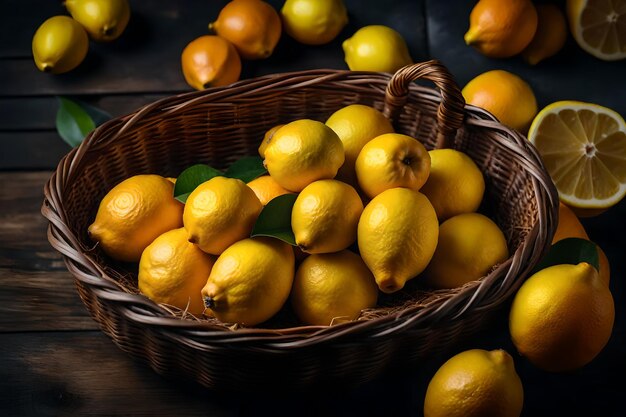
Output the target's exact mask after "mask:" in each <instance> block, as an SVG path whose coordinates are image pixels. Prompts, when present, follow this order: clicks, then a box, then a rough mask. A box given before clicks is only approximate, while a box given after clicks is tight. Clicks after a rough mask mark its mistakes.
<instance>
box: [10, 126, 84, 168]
mask: <svg viewBox="0 0 626 417" xmlns="http://www.w3.org/2000/svg"><path fill="white" fill-rule="evenodd" d="M71 149H72V148H71V147H70V146H69V145H68V144H66V143H65V142H63V140H62V139H61V137H60V136H59V135H58V134H57V132H56V131H55V130H43V131H16V132H0V150H1V152H0V171H2V170H12V169H22V170H24V169H29V170H41V169H47V170H50V169H54V168H56V167H57V165H58V164H59V161H60V160H61V158H62V157H63V156H64V155H65V154H66V153H68V152H69V151H70V150H71Z"/></svg>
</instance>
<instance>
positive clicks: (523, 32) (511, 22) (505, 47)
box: [464, 0, 537, 58]
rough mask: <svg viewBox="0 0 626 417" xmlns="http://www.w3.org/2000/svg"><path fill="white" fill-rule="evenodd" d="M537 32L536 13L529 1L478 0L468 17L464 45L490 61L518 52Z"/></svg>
mask: <svg viewBox="0 0 626 417" xmlns="http://www.w3.org/2000/svg"><path fill="white" fill-rule="evenodd" d="M536 30H537V11H536V10H535V6H534V5H533V3H532V1H530V0H508V1H506V2H503V1H501V0H480V1H479V2H478V3H477V4H476V5H475V6H474V8H473V9H472V12H471V13H470V27H469V30H468V31H467V33H466V34H465V36H464V39H465V43H466V44H467V45H471V46H473V47H474V48H476V50H478V52H480V53H481V54H483V55H485V56H488V57H491V58H507V57H510V56H513V55H517V54H518V53H520V52H522V51H523V50H524V48H526V46H528V44H529V43H530V42H531V40H532V39H533V36H534V35H535V31H536Z"/></svg>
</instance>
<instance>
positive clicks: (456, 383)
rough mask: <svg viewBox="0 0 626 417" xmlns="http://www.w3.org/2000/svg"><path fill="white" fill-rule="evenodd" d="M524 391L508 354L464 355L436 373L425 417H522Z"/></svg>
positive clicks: (473, 352) (475, 352)
mask: <svg viewBox="0 0 626 417" xmlns="http://www.w3.org/2000/svg"><path fill="white" fill-rule="evenodd" d="M523 404H524V388H523V387H522V381H521V380H520V378H519V376H518V375H517V372H516V371H515V364H514V363H513V358H511V355H509V354H508V353H507V352H506V351H504V350H501V349H497V350H492V351H486V350H482V349H471V350H466V351H464V352H461V353H459V354H457V355H455V356H453V357H452V358H450V359H449V360H448V361H447V362H446V363H444V364H443V365H442V366H441V367H440V368H439V370H437V372H436V373H435V375H434V376H433V378H432V379H431V381H430V383H429V384H428V388H427V390H426V398H425V399H424V417H484V416H494V417H495V416H497V417H519V416H520V414H521V413H522V406H523Z"/></svg>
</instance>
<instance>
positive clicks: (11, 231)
mask: <svg viewBox="0 0 626 417" xmlns="http://www.w3.org/2000/svg"><path fill="white" fill-rule="evenodd" d="M50 175H51V173H50V172H26V173H16V174H13V173H0V184H2V186H1V187H0V332H16V331H37V330H77V329H97V328H98V326H97V324H96V323H95V322H94V321H93V320H92V319H91V317H90V316H89V314H88V313H87V310H86V309H85V307H84V306H83V303H82V301H81V300H80V298H79V297H78V293H77V292H76V288H75V286H74V279H73V277H72V276H71V275H70V273H69V272H68V271H67V269H66V268H65V264H64V263H63V260H62V258H61V255H60V254H59V253H58V252H56V251H55V250H54V249H52V247H51V246H50V244H49V243H48V241H47V238H46V230H47V222H46V219H44V218H43V217H42V216H41V214H40V213H39V208H40V207H41V202H42V199H43V193H42V190H43V185H44V183H45V181H47V180H48V178H49V177H50Z"/></svg>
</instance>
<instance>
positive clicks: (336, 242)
mask: <svg viewBox="0 0 626 417" xmlns="http://www.w3.org/2000/svg"><path fill="white" fill-rule="evenodd" d="M362 212H363V202H361V198H360V197H359V194H358V193H357V192H356V191H355V190H354V188H352V187H351V186H349V185H348V184H345V183H343V182H341V181H337V180H320V181H315V182H312V183H311V184H309V185H307V186H306V187H305V188H304V190H302V192H300V194H299V195H298V198H297V199H296V202H295V203H294V205H293V209H292V211H291V227H292V229H293V233H294V236H295V239H296V244H297V245H298V247H299V248H300V249H302V250H303V251H304V252H307V253H329V252H338V251H340V250H342V249H346V248H347V247H348V246H350V245H351V244H352V243H354V241H356V233H357V224H358V223H359V217H360V216H361V213H362Z"/></svg>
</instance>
